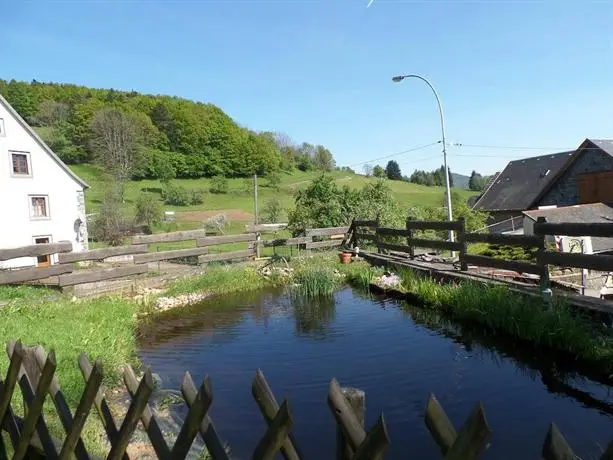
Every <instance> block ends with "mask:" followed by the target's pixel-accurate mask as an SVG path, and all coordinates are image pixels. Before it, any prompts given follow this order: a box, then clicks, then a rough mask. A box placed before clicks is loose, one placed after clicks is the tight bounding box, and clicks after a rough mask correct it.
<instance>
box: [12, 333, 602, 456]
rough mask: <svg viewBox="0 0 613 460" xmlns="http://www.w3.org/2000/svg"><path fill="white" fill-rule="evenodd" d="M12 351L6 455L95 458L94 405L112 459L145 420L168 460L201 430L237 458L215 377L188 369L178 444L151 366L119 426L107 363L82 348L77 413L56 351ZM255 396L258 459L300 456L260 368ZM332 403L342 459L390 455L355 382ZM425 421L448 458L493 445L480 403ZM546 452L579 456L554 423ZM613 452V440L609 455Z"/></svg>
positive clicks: (132, 384)
mask: <svg viewBox="0 0 613 460" xmlns="http://www.w3.org/2000/svg"><path fill="white" fill-rule="evenodd" d="M7 352H8V355H9V359H10V364H9V368H8V371H7V373H6V377H5V379H4V380H0V459H4V458H8V457H7V456H8V455H9V453H10V452H11V450H12V458H13V459H17V460H21V459H24V458H28V459H29V458H44V459H62V460H64V459H68V458H73V457H74V458H77V459H90V458H95V457H93V456H91V455H90V453H89V452H88V450H87V448H86V446H85V444H84V442H83V439H82V438H81V433H82V430H83V428H84V426H85V423H86V420H87V418H88V417H89V415H90V412H91V411H92V409H93V408H95V409H96V412H97V413H98V416H99V418H100V420H101V422H102V424H103V426H104V429H105V432H106V435H107V437H108V441H109V444H110V449H109V451H108V454H107V456H106V458H108V459H113V460H119V459H122V460H123V459H129V456H128V454H127V453H126V451H127V449H128V446H129V444H130V442H131V437H132V435H133V433H134V431H135V430H136V428H137V426H138V424H139V422H140V423H142V426H143V427H144V429H145V431H146V433H147V436H148V438H149V441H150V443H151V447H152V449H153V450H154V451H155V454H156V455H157V457H158V458H160V459H179V460H180V459H184V458H186V456H187V454H188V452H189V451H190V448H191V446H192V443H193V441H194V439H195V438H196V436H197V435H198V434H200V436H201V437H202V439H203V441H204V443H205V445H206V449H207V451H208V455H209V456H210V458H212V459H213V460H229V459H230V455H229V453H228V449H227V446H226V445H225V444H224V442H223V440H222V438H221V437H220V436H219V435H218V433H217V431H216V430H215V427H214V425H213V421H212V420H211V418H210V416H209V415H208V412H209V409H210V408H211V405H212V403H213V393H212V388H211V382H210V379H209V377H208V376H207V377H205V378H204V380H203V381H202V383H201V385H200V387H196V385H195V383H194V381H193V380H192V377H191V375H190V374H189V372H186V373H185V375H184V378H183V382H182V385H181V393H182V396H183V399H184V401H185V403H186V405H187V407H188V408H189V410H188V413H187V416H186V418H185V421H184V424H183V426H182V427H181V429H180V431H179V433H178V436H177V438H176V440H175V441H174V443H173V444H172V446H170V445H169V444H168V442H167V440H166V439H165V437H164V434H163V433H162V430H161V429H160V424H159V423H158V420H157V419H156V417H155V415H154V413H153V411H152V410H151V407H150V406H149V399H150V397H151V395H152V393H153V391H154V381H153V377H152V373H151V370H150V369H146V370H145V372H144V375H143V377H142V378H141V380H140V382H139V381H138V379H137V377H136V375H135V373H134V371H133V370H132V368H131V367H130V366H128V365H127V366H125V368H124V373H123V378H124V382H125V385H126V388H127V390H128V393H129V395H130V396H131V398H132V399H131V403H130V406H129V408H128V411H127V413H126V415H125V418H124V419H123V421H122V422H121V424H118V423H117V422H116V420H115V419H114V417H113V415H112V413H111V409H110V407H109V404H108V402H107V400H106V399H105V396H104V391H103V388H102V378H103V372H102V364H101V363H100V362H99V361H96V362H95V363H94V364H93V365H92V364H91V363H90V361H89V359H88V358H87V356H86V355H85V354H81V355H80V356H79V359H78V364H79V367H80V369H81V373H82V375H83V379H84V381H85V389H84V391H83V394H82V396H81V399H80V402H79V404H78V406H77V408H76V411H75V412H74V415H73V413H72V411H71V410H70V408H69V407H68V405H67V403H66V400H65V398H64V396H63V394H62V391H61V389H60V386H59V383H58V381H57V378H56V377H55V370H56V366H57V364H56V359H55V352H54V351H53V350H51V351H50V352H49V354H48V355H47V354H46V353H45V351H44V350H43V348H42V347H40V346H36V347H25V346H24V345H23V344H22V343H21V341H19V340H18V341H17V342H9V343H8V345H7ZM17 386H19V388H20V389H21V395H22V397H23V400H24V408H25V413H24V415H23V417H22V416H19V415H17V413H16V411H15V410H14V409H13V407H12V399H13V396H14V393H15V389H16V388H17ZM252 395H253V397H254V399H255V402H256V404H257V406H258V408H259V410H260V412H261V414H262V417H263V418H264V420H265V422H266V424H267V429H266V431H265V432H264V434H263V436H262V437H261V439H260V441H259V442H258V444H257V446H256V447H255V449H254V451H253V455H252V458H253V459H255V460H264V459H265V460H273V459H274V458H275V457H276V456H277V454H278V453H279V452H280V453H281V454H282V456H283V457H284V458H285V459H286V460H300V459H304V458H305V457H304V456H303V454H302V453H301V450H300V448H299V445H298V442H297V440H296V438H295V437H294V435H293V433H292V426H293V423H294V419H293V416H292V412H291V409H290V404H289V401H288V400H287V399H284V400H283V402H282V403H281V405H279V404H278V403H277V400H276V398H275V396H274V394H273V392H272V390H271V388H270V386H269V385H268V382H267V381H266V379H265V377H264V374H263V373H262V372H261V371H260V370H258V371H257V372H256V375H255V377H254V379H253V382H252ZM47 396H50V398H51V400H52V401H53V404H54V406H55V409H56V411H57V413H58V415H59V419H60V420H61V423H62V426H63V428H64V431H65V433H66V434H65V437H64V439H63V440H60V439H57V438H54V437H52V436H51V435H50V433H49V428H48V426H47V424H46V422H45V418H44V416H43V415H42V414H43V405H44V403H45V400H46V398H47ZM327 399H328V406H329V407H330V410H331V413H332V415H333V417H334V419H335V421H336V425H337V433H336V439H337V451H336V458H337V459H338V460H341V459H342V460H350V459H351V460H367V459H368V460H379V459H383V458H384V457H385V455H386V453H387V450H388V448H389V445H390V439H389V436H388V433H387V427H386V424H385V420H384V418H383V415H380V416H379V418H378V419H377V422H376V423H375V424H374V426H373V427H372V428H370V429H368V430H366V429H365V428H364V408H365V394H364V392H363V391H361V390H358V389H351V388H345V389H343V388H341V387H340V385H339V383H338V382H337V381H336V379H332V380H331V381H330V384H329V387H328V398H327ZM425 423H426V426H427V428H428V430H429V431H430V433H431V435H432V437H433V439H434V441H435V442H436V444H437V446H438V447H439V450H440V452H441V455H442V457H443V458H445V459H452V460H472V459H477V458H480V457H481V455H482V454H483V452H484V451H485V450H486V449H487V447H488V445H489V441H490V438H491V430H490V427H489V425H488V422H487V420H486V417H485V410H484V408H483V405H482V404H481V403H478V404H477V405H476V406H475V408H474V409H473V411H472V412H471V414H470V415H469V416H468V418H467V420H466V422H465V423H464V425H462V427H461V428H460V429H459V430H457V431H456V429H455V427H454V426H453V425H452V423H451V422H450V421H449V418H448V417H447V415H446V413H445V411H444V409H443V408H442V406H441V405H440V403H439V402H438V400H437V399H436V397H435V396H434V395H430V397H429V399H428V402H427V405H426V411H425ZM2 431H4V432H6V433H7V434H8V438H9V439H10V444H11V446H10V449H9V448H8V447H9V446H7V445H5V443H4V440H3V437H2V436H1V434H2ZM542 457H543V458H544V459H545V460H563V459H564V460H566V459H574V458H576V457H575V455H574V453H573V452H572V449H571V448H570V446H569V445H568V443H567V442H566V441H565V440H564V437H563V436H562V434H561V433H560V431H559V430H558V428H557V427H556V426H555V425H554V424H552V425H551V427H550V429H549V432H548V434H547V437H546V439H545V442H544V445H543V450H542ZM612 458H613V443H612V444H611V445H610V446H609V447H608V449H607V450H606V452H605V454H604V455H603V456H602V459H603V460H605V459H609V460H610V459H612Z"/></svg>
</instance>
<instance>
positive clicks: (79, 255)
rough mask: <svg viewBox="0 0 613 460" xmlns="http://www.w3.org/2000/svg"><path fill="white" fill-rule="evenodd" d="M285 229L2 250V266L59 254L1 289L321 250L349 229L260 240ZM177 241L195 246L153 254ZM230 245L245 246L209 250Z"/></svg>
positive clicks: (14, 274) (4, 280) (10, 273)
mask: <svg viewBox="0 0 613 460" xmlns="http://www.w3.org/2000/svg"><path fill="white" fill-rule="evenodd" d="M286 227H287V224H263V225H248V226H246V233H242V234H238V235H221V236H207V235H206V232H205V230H189V231H179V232H171V233H156V234H152V235H136V236H134V237H132V239H131V244H130V245H125V246H118V247H110V248H99V249H92V250H89V251H80V252H72V244H71V243H70V242H67V241H61V242H58V243H47V244H36V245H31V246H23V247H18V248H8V249H0V262H2V261H7V260H12V259H18V258H23V257H39V256H50V257H51V256H54V255H57V263H54V264H52V265H51V266H49V267H27V268H20V269H8V270H7V269H5V270H0V285H2V284H18V283H24V282H32V281H37V282H39V283H40V284H46V285H56V286H60V287H69V286H75V285H80V284H87V283H94V282H99V281H107V280H114V279H119V278H126V277H133V276H136V275H143V274H145V273H147V272H148V271H149V264H150V263H155V262H161V261H173V260H174V261H176V260H177V259H185V258H192V259H195V260H197V263H198V264H207V263H209V262H221V261H237V260H245V259H250V258H256V257H259V256H260V248H262V247H280V246H298V247H299V248H303V249H306V250H307V252H310V250H311V249H320V248H324V249H325V248H331V247H338V246H341V245H343V244H345V243H346V237H347V233H348V231H349V227H348V226H347V227H332V228H313V229H306V230H304V232H303V233H304V236H298V237H293V238H276V239H270V240H263V239H262V234H266V233H270V232H277V231H280V230H284V229H285V228H286ZM176 242H189V244H191V245H193V247H189V248H185V249H164V250H159V251H155V252H154V249H156V248H155V247H153V245H159V244H165V243H176ZM230 243H245V248H244V249H239V250H232V251H219V250H218V251H217V252H212V249H213V250H214V249H216V248H215V246H219V245H226V244H230ZM217 249H219V248H217ZM124 256H125V257H126V258H127V261H126V263H125V264H123V266H113V267H111V268H91V267H90V268H87V267H78V266H76V265H75V264H76V263H82V262H96V261H109V260H111V261H113V259H112V258H118V257H119V258H121V257H124ZM115 260H116V259H115Z"/></svg>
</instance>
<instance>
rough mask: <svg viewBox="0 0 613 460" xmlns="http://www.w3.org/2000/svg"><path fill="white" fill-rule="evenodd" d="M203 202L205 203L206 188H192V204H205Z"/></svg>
mask: <svg viewBox="0 0 613 460" xmlns="http://www.w3.org/2000/svg"><path fill="white" fill-rule="evenodd" d="M203 203H204V190H201V189H195V190H192V196H191V199H190V204H203Z"/></svg>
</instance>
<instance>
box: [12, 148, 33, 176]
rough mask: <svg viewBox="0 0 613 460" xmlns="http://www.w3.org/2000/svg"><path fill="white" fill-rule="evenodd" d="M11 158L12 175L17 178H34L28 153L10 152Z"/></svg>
mask: <svg viewBox="0 0 613 460" xmlns="http://www.w3.org/2000/svg"><path fill="white" fill-rule="evenodd" d="M9 155H10V156H11V175H12V176H15V177H30V176H32V168H31V166H30V154H29V153H28V152H9Z"/></svg>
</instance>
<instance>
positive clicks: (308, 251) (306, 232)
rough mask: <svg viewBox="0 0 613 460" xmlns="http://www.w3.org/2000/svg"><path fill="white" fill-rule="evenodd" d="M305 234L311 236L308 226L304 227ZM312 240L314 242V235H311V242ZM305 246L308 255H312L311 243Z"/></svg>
mask: <svg viewBox="0 0 613 460" xmlns="http://www.w3.org/2000/svg"><path fill="white" fill-rule="evenodd" d="M304 234H305V236H309V229H308V228H305V229H304ZM312 242H313V237H312V236H311V243H312ZM305 246H306V253H307V257H311V248H310V247H309V243H307V244H306V245H305Z"/></svg>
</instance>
